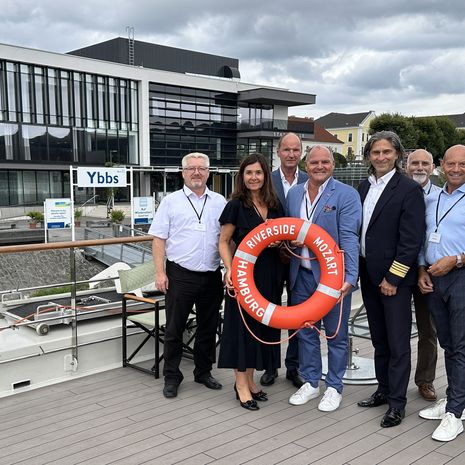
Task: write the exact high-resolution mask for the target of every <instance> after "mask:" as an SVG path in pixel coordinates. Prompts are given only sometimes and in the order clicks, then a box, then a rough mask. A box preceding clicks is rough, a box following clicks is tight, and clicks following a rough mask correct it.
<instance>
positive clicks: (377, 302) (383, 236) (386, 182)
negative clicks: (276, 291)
mask: <svg viewBox="0 0 465 465" xmlns="http://www.w3.org/2000/svg"><path fill="white" fill-rule="evenodd" d="M364 156H365V158H366V159H367V161H368V162H369V164H370V166H369V168H368V172H369V174H370V176H369V178H368V179H367V180H365V181H363V182H362V183H361V184H360V186H359V188H358V190H359V193H360V197H361V200H362V204H363V222H362V232H361V237H360V287H361V289H362V297H363V303H364V305H365V308H366V312H367V318H368V325H369V327H370V334H371V342H372V344H373V347H374V349H375V356H374V359H375V372H376V378H377V380H378V389H377V390H376V391H375V392H374V393H373V394H372V395H371V396H370V397H369V398H367V399H363V400H361V401H360V402H358V405H359V406H360V407H377V406H379V405H383V404H389V409H388V410H387V412H386V413H385V414H384V416H383V418H382V420H381V427H383V428H389V427H392V426H397V425H399V424H400V423H401V421H402V419H403V418H404V416H405V405H406V403H407V387H408V382H409V377H410V356H411V350H410V336H411V328H412V304H411V301H412V291H413V287H414V285H415V284H416V281H417V276H416V275H417V266H416V264H417V257H418V253H419V251H420V247H421V244H422V241H423V237H424V234H425V200H424V194H423V190H422V188H421V186H420V185H419V184H418V183H416V182H415V181H413V180H412V179H409V178H408V177H407V176H405V175H404V174H402V172H401V170H402V165H401V163H402V158H403V156H404V148H403V146H402V142H401V141H400V138H399V136H398V135H397V134H395V133H394V132H391V131H380V132H377V133H376V134H373V135H372V136H371V138H370V140H369V141H368V142H367V144H366V145H365V149H364Z"/></svg>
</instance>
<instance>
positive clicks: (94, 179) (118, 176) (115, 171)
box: [77, 167, 128, 187]
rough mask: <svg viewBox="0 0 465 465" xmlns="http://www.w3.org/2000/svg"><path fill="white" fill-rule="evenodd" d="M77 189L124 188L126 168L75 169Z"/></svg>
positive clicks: (125, 184)
mask: <svg viewBox="0 0 465 465" xmlns="http://www.w3.org/2000/svg"><path fill="white" fill-rule="evenodd" d="M77 185H78V187H126V186H127V185H128V183H127V179H126V168H84V167H78V169H77Z"/></svg>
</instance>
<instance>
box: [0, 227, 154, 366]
mask: <svg viewBox="0 0 465 465" xmlns="http://www.w3.org/2000/svg"><path fill="white" fill-rule="evenodd" d="M148 241H152V237H150V236H148V237H145V236H138V237H117V238H105V239H90V240H80V241H68V242H56V243H52V244H50V243H49V244H44V243H41V244H27V245H13V246H4V247H0V254H12V253H15V254H17V253H28V252H38V251H47V250H49V251H50V250H58V249H69V252H70V256H69V257H70V260H69V271H70V272H69V276H70V281H69V282H68V283H60V284H50V285H45V286H37V287H34V288H23V289H22V290H23V291H26V290H33V289H39V288H42V289H43V288H51V287H57V286H62V285H63V284H67V285H69V286H70V287H71V292H70V305H69V308H70V309H71V310H72V313H71V314H70V316H69V318H70V320H71V321H70V325H71V330H72V332H71V344H70V347H67V349H70V350H71V353H72V358H73V360H74V361H75V362H76V363H77V361H78V355H79V354H78V348H79V347H80V344H79V341H78V321H79V319H78V310H77V306H76V297H77V292H78V285H80V284H83V283H88V282H89V280H87V281H82V280H81V281H78V280H77V279H76V275H77V274H76V259H75V254H76V251H77V250H78V249H83V248H86V247H93V246H94V247H95V246H99V247H100V246H105V245H114V244H130V243H134V242H136V243H137V242H148ZM108 279H109V278H105V279H101V280H98V281H108ZM92 281H94V280H92ZM19 290H20V287H19V286H18V287H17V288H16V289H12V290H6V291H1V292H0V294H1V295H2V297H3V295H4V294H8V293H18V292H19ZM2 300H3V299H2ZM96 312H98V310H97V311H96ZM62 318H63V317H62V316H54V317H50V318H43V319H41V320H40V321H41V322H46V321H54V320H57V319H62ZM21 320H23V319H21ZM34 323H37V322H33V321H19V322H16V323H11V324H8V325H7V326H1V325H0V331H3V330H6V329H15V328H16V327H20V326H26V325H32V324H34ZM59 350H63V349H59ZM10 361H13V360H0V363H6V362H10Z"/></svg>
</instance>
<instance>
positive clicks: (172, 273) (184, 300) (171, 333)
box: [163, 261, 223, 385]
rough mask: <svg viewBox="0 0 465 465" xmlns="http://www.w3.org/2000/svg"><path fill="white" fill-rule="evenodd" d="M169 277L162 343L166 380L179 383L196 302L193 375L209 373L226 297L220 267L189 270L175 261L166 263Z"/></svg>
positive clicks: (213, 359) (201, 375) (200, 376)
mask: <svg viewBox="0 0 465 465" xmlns="http://www.w3.org/2000/svg"><path fill="white" fill-rule="evenodd" d="M166 274H167V276H168V280H169V284H168V285H169V287H168V292H167V293H166V298H165V304H166V329H165V342H164V346H163V357H164V361H165V363H164V367H163V375H164V377H165V383H170V384H177V385H178V384H180V383H181V381H182V380H183V378H184V377H183V375H182V373H181V371H180V370H179V364H180V363H181V358H182V342H183V332H184V329H185V327H186V322H187V320H188V317H189V314H190V312H191V310H192V307H193V306H194V305H195V309H196V321H197V329H196V333H195V342H194V365H195V368H194V377H195V378H202V377H204V376H206V375H209V374H210V371H211V369H212V364H213V363H214V361H215V342H216V330H217V327H218V318H219V309H220V306H221V302H222V300H223V283H222V279H221V272H220V269H219V268H218V270H216V271H207V272H197V271H190V270H187V269H186V268H183V267H182V266H179V265H177V264H176V263H174V262H170V261H167V262H166Z"/></svg>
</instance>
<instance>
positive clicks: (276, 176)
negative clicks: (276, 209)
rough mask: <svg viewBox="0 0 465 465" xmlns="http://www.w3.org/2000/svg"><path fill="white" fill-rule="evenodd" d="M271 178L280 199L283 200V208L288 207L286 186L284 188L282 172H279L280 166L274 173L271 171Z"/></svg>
mask: <svg viewBox="0 0 465 465" xmlns="http://www.w3.org/2000/svg"><path fill="white" fill-rule="evenodd" d="M271 179H272V181H273V185H274V188H275V191H276V194H277V196H278V199H279V201H280V202H281V205H282V206H283V208H284V209H285V208H286V197H285V195H284V188H283V183H282V181H281V173H280V172H279V168H278V169H277V170H274V171H273V173H271Z"/></svg>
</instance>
